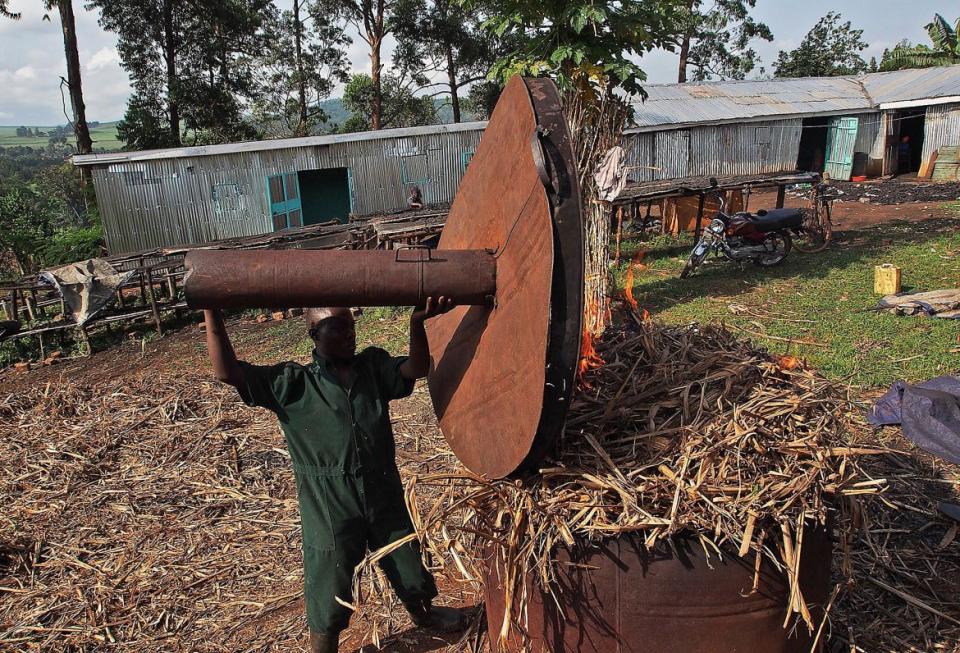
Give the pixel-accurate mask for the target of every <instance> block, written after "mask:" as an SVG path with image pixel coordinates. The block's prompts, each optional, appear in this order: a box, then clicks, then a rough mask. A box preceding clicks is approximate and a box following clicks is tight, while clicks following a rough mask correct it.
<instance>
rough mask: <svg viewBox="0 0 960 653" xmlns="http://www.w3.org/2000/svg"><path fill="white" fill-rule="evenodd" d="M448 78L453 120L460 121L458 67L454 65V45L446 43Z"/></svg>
mask: <svg viewBox="0 0 960 653" xmlns="http://www.w3.org/2000/svg"><path fill="white" fill-rule="evenodd" d="M446 49H447V79H448V83H449V84H450V104H451V106H452V107H453V122H460V96H459V95H458V94H457V68H456V66H454V65H453V46H452V45H451V44H449V43H447V44H446Z"/></svg>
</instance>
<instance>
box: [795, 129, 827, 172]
mask: <svg viewBox="0 0 960 653" xmlns="http://www.w3.org/2000/svg"><path fill="white" fill-rule="evenodd" d="M802 126H803V129H802V130H801V132H800V149H799V153H798V154H797V170H804V171H806V172H823V166H824V163H825V162H826V156H827V134H828V133H829V131H830V118H829V117H824V118H804V119H803V123H802Z"/></svg>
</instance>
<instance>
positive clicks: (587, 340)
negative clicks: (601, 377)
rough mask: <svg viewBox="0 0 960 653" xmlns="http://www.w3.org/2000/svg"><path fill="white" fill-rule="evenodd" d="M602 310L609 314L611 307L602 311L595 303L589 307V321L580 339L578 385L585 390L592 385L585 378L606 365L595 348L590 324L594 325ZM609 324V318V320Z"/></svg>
mask: <svg viewBox="0 0 960 653" xmlns="http://www.w3.org/2000/svg"><path fill="white" fill-rule="evenodd" d="M600 310H605V311H607V312H609V310H610V309H609V307H604V308H603V309H601V308H600V307H599V306H597V305H596V304H595V303H591V304H589V305H588V306H587V320H586V323H585V324H584V328H583V334H582V336H581V338H580V363H579V364H578V365H577V384H578V385H579V386H581V387H584V388H589V387H590V384H589V383H587V382H586V381H584V379H583V376H584V374H586V373H587V372H588V371H590V370H593V369H596V368H598V367H600V366H601V365H603V364H604V362H605V361H604V360H603V359H602V358H601V357H600V355H599V354H598V353H597V350H596V349H595V348H594V346H593V340H594V338H593V336H592V335H591V333H590V324H592V323H593V317H594V316H596V314H597V313H598V312H599V311H600ZM607 321H608V322H609V318H608V320H607Z"/></svg>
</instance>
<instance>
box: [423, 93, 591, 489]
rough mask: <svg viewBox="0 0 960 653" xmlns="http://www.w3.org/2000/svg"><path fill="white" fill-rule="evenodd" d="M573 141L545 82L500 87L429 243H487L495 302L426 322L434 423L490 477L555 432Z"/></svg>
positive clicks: (569, 317)
mask: <svg viewBox="0 0 960 653" xmlns="http://www.w3.org/2000/svg"><path fill="white" fill-rule="evenodd" d="M575 170H576V168H575V164H574V158H573V149H572V146H571V142H570V138H569V134H568V132H567V128H566V123H565V121H564V120H563V116H562V114H561V111H560V100H559V95H558V93H557V90H556V87H555V86H554V84H553V83H552V82H550V81H549V80H540V79H537V80H533V79H530V80H526V79H521V78H519V77H516V78H514V79H513V80H511V81H510V83H509V84H508V85H507V87H506V88H505V89H504V92H503V94H502V95H501V96H500V100H499V102H498V103H497V107H496V109H495V111H494V113H493V116H492V117H491V120H490V123H489V125H488V127H487V130H486V132H485V133H484V137H483V140H481V142H480V146H479V147H478V149H477V152H476V154H475V155H474V157H473V159H472V161H471V163H470V166H469V167H468V168H467V172H466V175H465V176H464V179H463V182H462V183H461V186H460V189H459V191H458V192H457V197H456V199H455V200H454V202H453V205H452V206H451V209H450V215H449V217H448V219H447V224H446V227H445V228H444V231H443V235H442V236H441V239H440V248H441V249H445V250H455V249H480V248H489V249H493V250H494V251H495V254H494V256H495V257H496V259H497V301H496V305H495V306H493V307H481V306H475V307H465V306H461V307H459V308H457V309H455V310H454V311H452V312H451V313H448V314H446V315H443V316H440V317H437V318H434V319H432V320H430V321H428V323H427V336H428V338H429V340H430V352H431V371H430V375H429V377H428V381H429V384H430V393H431V396H432V398H433V405H434V409H435V410H436V413H437V417H438V418H439V422H440V428H441V430H442V432H443V435H444V437H445V438H446V439H447V442H448V443H449V444H450V446H451V448H452V449H453V451H454V452H455V453H456V455H457V456H458V457H459V458H460V460H461V461H462V462H463V463H464V465H466V466H467V467H468V468H469V469H471V470H473V471H474V472H476V473H478V474H482V475H484V476H487V477H490V478H499V477H503V476H507V475H509V474H511V473H513V472H515V471H516V470H518V469H519V468H521V467H524V466H527V465H533V464H535V463H536V462H539V459H540V458H541V457H542V456H543V455H544V454H545V453H546V452H547V451H548V450H549V448H550V447H551V446H552V445H553V443H554V442H555V440H556V438H557V436H558V435H559V433H560V430H561V429H562V425H563V421H564V418H565V415H566V409H567V405H568V404H569V398H570V394H571V392H572V390H573V381H574V372H575V367H576V358H577V352H578V350H579V341H580V326H581V319H582V309H581V306H582V288H583V271H582V270H583V267H582V266H583V254H582V252H583V225H582V222H581V217H580V216H581V212H580V193H579V188H578V186H577V177H576V173H575Z"/></svg>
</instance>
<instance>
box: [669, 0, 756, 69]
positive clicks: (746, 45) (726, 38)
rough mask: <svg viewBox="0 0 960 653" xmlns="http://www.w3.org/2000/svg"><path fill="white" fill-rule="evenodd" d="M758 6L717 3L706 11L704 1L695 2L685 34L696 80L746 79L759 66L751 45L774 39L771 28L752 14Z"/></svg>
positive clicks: (752, 1)
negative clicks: (752, 42) (759, 40)
mask: <svg viewBox="0 0 960 653" xmlns="http://www.w3.org/2000/svg"><path fill="white" fill-rule="evenodd" d="M756 4H757V0H716V2H714V3H712V4H711V5H710V6H709V7H708V8H707V7H704V3H703V1H702V0H695V1H694V2H693V4H692V5H691V7H690V12H689V16H688V19H687V20H688V26H687V29H686V32H685V35H686V37H687V38H686V43H687V45H688V47H689V52H688V53H687V64H688V65H690V66H693V78H694V79H696V80H705V79H714V78H717V77H719V78H720V79H743V78H744V77H746V75H747V73H749V72H750V71H752V70H753V69H754V68H755V67H756V65H757V62H758V61H759V60H760V57H759V55H758V54H757V52H756V50H754V49H753V48H751V47H750V42H751V41H753V40H754V39H763V40H764V41H772V40H773V33H772V32H771V31H770V28H769V27H768V26H767V25H766V24H764V23H760V22H757V21H756V20H754V19H753V17H752V16H751V15H750V10H752V9H753V8H754V7H756ZM682 47H683V44H681V48H682ZM683 72H684V71H681V74H683ZM680 81H684V80H680Z"/></svg>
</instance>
